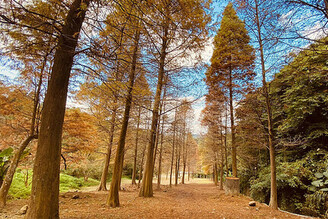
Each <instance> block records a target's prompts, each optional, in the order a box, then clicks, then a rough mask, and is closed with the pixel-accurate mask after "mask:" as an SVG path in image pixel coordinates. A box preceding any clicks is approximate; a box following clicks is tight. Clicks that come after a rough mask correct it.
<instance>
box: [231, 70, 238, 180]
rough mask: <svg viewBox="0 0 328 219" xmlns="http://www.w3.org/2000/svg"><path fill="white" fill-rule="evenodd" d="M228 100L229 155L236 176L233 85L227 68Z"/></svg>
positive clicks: (233, 173)
mask: <svg viewBox="0 0 328 219" xmlns="http://www.w3.org/2000/svg"><path fill="white" fill-rule="evenodd" d="M229 101H230V123H231V157H232V176H233V177H237V148H236V143H235V141H236V140H235V139H236V137H235V124H234V122H235V120H234V111H233V87H232V70H231V67H230V70H229Z"/></svg>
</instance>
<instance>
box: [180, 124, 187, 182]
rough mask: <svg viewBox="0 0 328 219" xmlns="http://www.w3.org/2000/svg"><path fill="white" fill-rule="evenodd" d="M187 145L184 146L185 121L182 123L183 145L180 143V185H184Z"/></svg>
mask: <svg viewBox="0 0 328 219" xmlns="http://www.w3.org/2000/svg"><path fill="white" fill-rule="evenodd" d="M186 148H187V145H186V121H184V123H183V143H182V164H183V167H182V179H181V184H185V174H186V162H187V151H186V150H187V149H186Z"/></svg>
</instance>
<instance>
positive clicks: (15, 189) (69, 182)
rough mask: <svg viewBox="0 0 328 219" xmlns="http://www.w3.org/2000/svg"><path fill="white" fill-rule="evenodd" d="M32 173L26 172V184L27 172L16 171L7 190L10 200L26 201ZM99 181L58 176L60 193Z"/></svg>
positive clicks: (29, 190)
mask: <svg viewBox="0 0 328 219" xmlns="http://www.w3.org/2000/svg"><path fill="white" fill-rule="evenodd" d="M31 173H32V171H28V180H27V182H26V176H27V172H26V170H17V171H16V173H15V175H14V178H13V182H12V184H11V187H10V189H9V193H8V195H9V198H11V199H21V198H22V199H26V198H28V197H29V196H30V194H31V188H32V174H31ZM98 184H99V181H97V180H95V179H92V178H89V179H88V181H85V180H84V179H83V178H82V177H81V178H77V177H73V176H69V175H66V174H63V173H61V174H60V187H59V190H60V192H68V191H70V190H77V189H80V188H81V187H88V186H95V185H98Z"/></svg>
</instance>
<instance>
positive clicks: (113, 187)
mask: <svg viewBox="0 0 328 219" xmlns="http://www.w3.org/2000/svg"><path fill="white" fill-rule="evenodd" d="M139 38H140V31H139V30H138V29H137V30H136V33H135V39H134V43H135V44H134V48H133V55H132V63H131V71H130V75H129V83H128V93H127V97H126V101H125V110H124V116H123V123H122V128H121V133H120V138H119V142H118V145H117V150H116V157H115V164H114V171H113V176H112V182H111V184H110V190H109V196H108V199H107V205H109V206H110V207H113V208H115V207H119V206H120V201H119V194H118V191H119V189H120V182H121V175H122V169H123V159H124V147H125V138H126V133H127V129H128V123H129V116H130V109H131V104H132V91H133V85H134V80H135V72H136V65H137V58H138V46H139Z"/></svg>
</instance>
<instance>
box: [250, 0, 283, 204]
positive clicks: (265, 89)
mask: <svg viewBox="0 0 328 219" xmlns="http://www.w3.org/2000/svg"><path fill="white" fill-rule="evenodd" d="M255 10H256V13H255V15H256V26H257V33H258V39H259V46H260V57H261V67H262V86H263V93H264V97H265V104H266V110H267V116H268V134H269V150H270V166H271V192H270V206H271V207H272V208H273V209H276V210H277V209H278V197H277V179H276V161H275V147H274V145H273V139H274V136H273V132H272V113H271V104H270V96H269V92H268V87H267V83H266V70H265V60H264V49H263V42H262V34H261V26H260V20H259V10H258V1H257V0H255Z"/></svg>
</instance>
